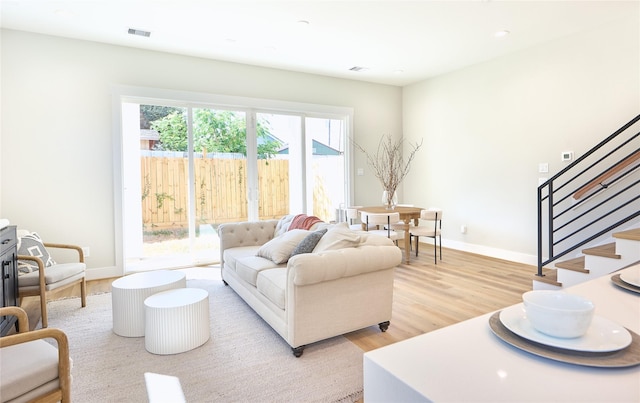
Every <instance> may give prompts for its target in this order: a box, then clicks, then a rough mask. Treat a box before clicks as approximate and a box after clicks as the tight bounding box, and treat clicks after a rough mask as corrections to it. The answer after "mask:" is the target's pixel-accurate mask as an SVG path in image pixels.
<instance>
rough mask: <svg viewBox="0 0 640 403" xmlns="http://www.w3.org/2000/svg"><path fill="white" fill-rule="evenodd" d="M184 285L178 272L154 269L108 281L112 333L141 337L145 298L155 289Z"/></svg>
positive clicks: (185, 281)
mask: <svg viewBox="0 0 640 403" xmlns="http://www.w3.org/2000/svg"><path fill="white" fill-rule="evenodd" d="M186 286H187V276H186V275H185V274H184V273H183V272H180V271H171V270H157V271H149V272H143V273H136V274H131V275H129V276H124V277H120V278H119V279H117V280H115V281H114V282H113V283H111V309H112V311H113V332H114V333H115V334H117V335H119V336H124V337H142V336H144V300H145V299H146V298H147V297H149V296H151V295H153V294H156V293H158V292H161V291H166V290H171V289H174V288H184V287H186Z"/></svg>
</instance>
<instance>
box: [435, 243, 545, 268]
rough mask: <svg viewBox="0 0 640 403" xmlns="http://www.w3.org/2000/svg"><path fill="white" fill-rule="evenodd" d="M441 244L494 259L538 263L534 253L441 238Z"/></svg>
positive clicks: (529, 263)
mask: <svg viewBox="0 0 640 403" xmlns="http://www.w3.org/2000/svg"><path fill="white" fill-rule="evenodd" d="M442 246H444V247H446V248H451V249H456V250H461V251H463V252H469V253H475V254H478V255H484V256H490V257H494V258H496V259H503V260H509V261H511V262H517V263H522V264H528V265H532V266H537V265H538V257H537V256H536V255H528V254H526V253H520V252H514V251H510V250H506V249H499V248H492V247H489V246H484V245H476V244H471V243H465V242H458V241H451V240H447V239H443V240H442Z"/></svg>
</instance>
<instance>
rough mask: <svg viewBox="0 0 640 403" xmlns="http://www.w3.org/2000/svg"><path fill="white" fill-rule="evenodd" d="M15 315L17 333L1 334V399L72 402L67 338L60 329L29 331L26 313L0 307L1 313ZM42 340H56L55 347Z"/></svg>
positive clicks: (12, 307)
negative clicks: (2, 335)
mask: <svg viewBox="0 0 640 403" xmlns="http://www.w3.org/2000/svg"><path fill="white" fill-rule="evenodd" d="M7 315H13V316H16V317H17V318H18V329H19V333H16V334H12V335H8V336H4V337H0V373H2V377H0V398H1V401H2V402H6V401H13V400H14V399H15V400H16V401H29V402H59V401H61V402H63V403H67V402H70V401H71V363H70V361H69V341H68V340H67V336H66V334H64V332H63V331H62V330H60V329H38V330H33V331H29V318H28V317H27V313H26V312H25V311H24V310H23V309H22V308H19V307H15V306H10V307H4V308H0V316H7ZM44 339H55V341H56V343H57V345H58V347H57V348H56V347H55V346H54V345H53V344H51V343H49V342H47V341H45V340H44Z"/></svg>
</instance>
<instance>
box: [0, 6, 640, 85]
mask: <svg viewBox="0 0 640 403" xmlns="http://www.w3.org/2000/svg"><path fill="white" fill-rule="evenodd" d="M0 4H1V9H0V11H1V26H2V27H3V28H7V29H15V30H22V31H29V32H36V33H42V34H47V35H55V36H61V37H67V38H77V39H83V40H88V41H95V42H103V43H109V44H114V45H121V46H129V47H134V48H140V49H151V50H156V51H162V52H170V53H176V54H182V55H189V56H196V57H202V58H208V59H216V60H223V61H229V62H237V63H245V64H250V65H257V66H264V67H272V68H278V69H285V70H291V71H299V72H305V73H312V74H320V75H326V76H332V77H341V78H347V79H353V80H362V81H369V82H375V83H382V84H390V85H397V86H402V85H406V84H410V83H414V82H417V81H422V80H425V79H427V78H429V77H433V76H436V75H440V74H443V73H446V72H449V71H453V70H457V69H460V68H464V67H467V66H470V65H473V64H477V63H481V62H483V61H487V60H490V59H493V58H496V57H500V56H502V55H505V54H508V53H512V52H517V51H519V50H522V49H525V48H528V47H532V46H535V45H537V44H541V43H544V42H547V41H552V40H555V39H558V38H561V37H565V36H568V35H572V34H575V33H577V32H580V31H585V30H591V29H594V28H596V27H598V26H601V25H605V24H608V23H612V22H614V21H615V20H618V19H621V18H625V17H628V16H630V15H631V16H634V15H635V16H637V17H638V18H639V19H640V11H639V10H640V8H639V5H640V2H638V1H490V0H479V1H320V0H316V1H288V2H277V1H244V0H236V1H218V0H208V1H207V0H173V1H171V0H154V1H152V0H66V1H65V0H61V1H51V0H48V1H47V0H0ZM129 28H132V29H136V30H144V31H149V32H151V35H150V37H142V36H136V35H130V34H128V29H129ZM502 30H507V31H509V32H510V33H509V34H508V35H506V36H503V37H500V38H496V37H495V36H494V33H495V32H498V31H502ZM353 67H364V68H366V69H365V70H363V71H359V72H356V71H351V70H350V69H351V68H353Z"/></svg>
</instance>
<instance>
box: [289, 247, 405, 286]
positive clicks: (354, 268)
mask: <svg viewBox="0 0 640 403" xmlns="http://www.w3.org/2000/svg"><path fill="white" fill-rule="evenodd" d="M401 261H402V251H400V249H399V248H398V247H396V246H395V245H394V246H373V245H363V246H360V247H358V248H344V249H337V250H331V251H326V252H320V253H306V254H302V255H296V256H294V257H292V258H291V259H289V263H288V264H287V268H288V271H289V272H288V281H289V283H290V284H293V285H295V286H304V285H311V284H316V283H320V282H323V281H330V280H336V279H339V278H343V277H351V276H357V275H359V274H364V273H369V272H374V271H378V270H386V269H390V268H393V267H396V266H397V265H399V264H400V262H401Z"/></svg>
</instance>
